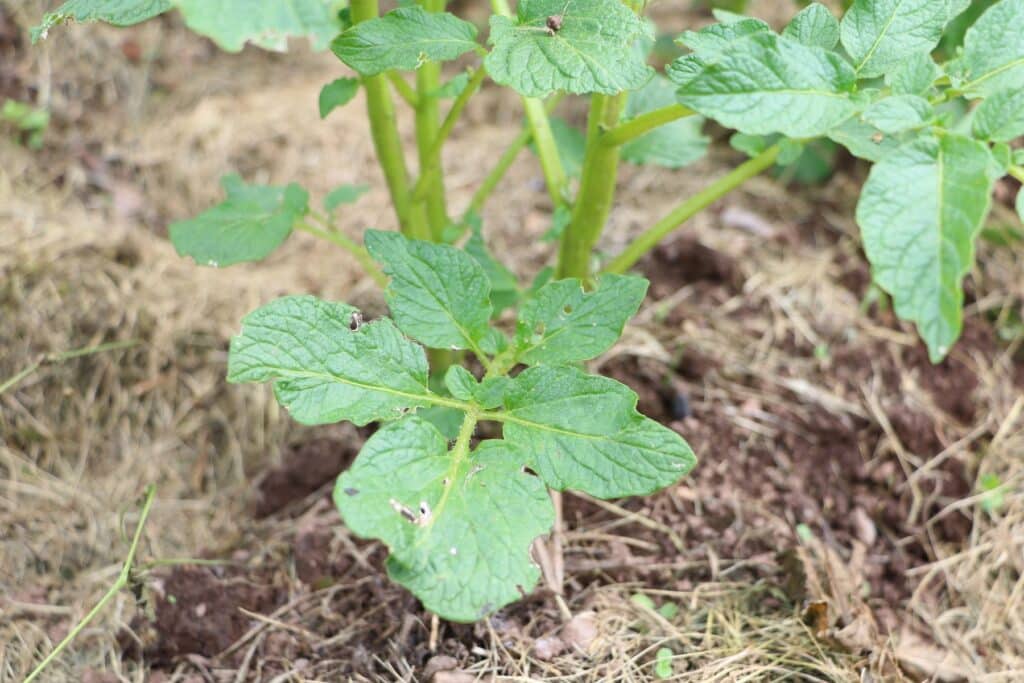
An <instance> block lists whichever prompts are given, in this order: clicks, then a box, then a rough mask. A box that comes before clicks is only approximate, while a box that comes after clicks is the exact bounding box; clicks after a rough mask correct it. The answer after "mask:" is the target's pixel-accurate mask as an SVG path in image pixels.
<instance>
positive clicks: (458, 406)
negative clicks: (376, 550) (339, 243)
mask: <svg viewBox="0 0 1024 683" xmlns="http://www.w3.org/2000/svg"><path fill="white" fill-rule="evenodd" d="M366 245H367V248H368V249H369V251H370V253H371V254H372V255H373V257H374V258H375V259H376V260H377V261H378V262H379V263H380V264H381V266H382V267H383V269H384V272H385V273H386V274H387V275H388V277H389V278H390V284H389V286H388V288H387V292H386V296H387V301H388V305H389V308H390V311H391V317H386V318H380V319H378V320H374V321H371V322H363V320H362V316H361V314H360V312H359V311H358V310H356V309H355V308H354V307H352V306H349V305H347V304H343V303H332V302H327V301H322V300H320V299H317V298H314V297H311V296H293V297H286V298H283V299H279V300H277V301H274V302H272V303H270V304H268V305H266V306H264V307H263V308H260V309H258V310H256V311H254V312H253V313H251V314H250V315H248V316H247V317H246V318H245V320H244V321H243V329H242V333H241V334H240V335H239V336H237V337H235V338H234V339H233V340H232V342H231V349H230V355H229V367H228V378H229V380H230V381H231V382H272V383H273V385H274V392H275V395H276V397H277V400H278V401H279V402H280V403H281V404H282V405H283V406H284V407H285V408H287V409H288V411H289V412H290V413H291V415H292V417H293V418H295V419H296V420H297V421H299V422H301V423H303V424H309V425H315V424H328V423H334V422H338V421H341V420H348V421H351V422H353V423H355V424H357V425H365V424H367V423H370V422H381V423H382V426H381V428H380V429H379V431H378V432H377V433H376V434H375V435H374V436H373V437H371V438H370V439H369V440H368V441H367V443H366V445H365V446H364V448H363V450H362V451H361V453H360V454H359V456H358V458H357V459H356V461H355V464H354V465H353V466H352V468H351V469H350V470H349V471H347V472H346V473H345V474H343V475H342V476H341V477H340V478H339V480H338V484H337V487H336V489H335V501H336V503H337V505H338V508H339V509H340V510H341V513H342V516H343V517H344V518H345V521H346V523H347V524H348V525H349V527H350V528H352V530H353V531H355V532H356V533H358V534H360V535H362V536H367V537H374V538H379V539H382V540H383V541H384V542H385V543H386V544H387V545H388V547H389V548H390V551H391V555H390V557H389V560H388V571H389V573H390V575H391V576H392V578H393V579H394V580H395V581H397V582H399V583H401V584H403V585H405V586H406V587H408V588H409V589H410V590H411V591H413V592H414V593H415V594H416V595H417V596H418V597H419V598H420V599H421V600H422V601H423V603H424V605H425V606H426V607H427V608H428V609H430V610H432V611H434V612H436V613H438V614H440V615H442V616H444V617H446V618H448V619H453V620H457V621H474V620H477V619H479V618H481V617H483V616H485V615H486V614H488V613H490V612H491V611H493V610H495V609H498V608H499V607H501V606H503V605H505V604H507V603H508V602H511V601H513V600H515V599H518V598H519V597H520V596H521V594H522V592H523V591H528V590H530V589H531V588H532V586H533V585H534V583H535V582H536V580H537V578H538V570H537V568H536V566H535V565H534V563H533V562H532V560H531V559H530V555H529V548H530V544H531V542H532V541H533V540H534V539H535V538H536V537H537V536H540V535H542V534H544V533H547V532H548V531H549V530H550V527H551V524H552V521H553V519H554V514H553V510H552V507H551V502H550V500H549V499H548V497H547V493H546V490H547V489H548V488H553V489H557V490H564V489H575V490H582V491H586V492H588V493H590V494H592V495H595V496H599V497H602V498H618V497H622V496H630V495H642V494H647V493H650V492H653V491H655V490H658V489H660V488H662V487H664V486H667V485H669V484H671V483H674V482H676V481H677V480H678V479H680V478H681V477H682V476H683V475H685V474H686V473H687V472H689V470H690V469H691V468H692V467H693V466H694V464H695V458H694V455H693V452H692V451H691V450H690V448H689V447H688V446H687V445H686V443H685V441H683V439H682V438H681V437H680V436H679V435H678V434H676V433H675V432H674V431H672V430H671V429H668V428H667V427H664V426H662V425H660V424H659V423H657V422H655V421H653V420H650V419H648V418H646V417H644V416H642V415H641V414H640V413H638V412H637V410H636V402H637V396H636V394H635V393H633V392H632V391H631V390H630V389H629V388H628V387H626V386H624V385H622V384H619V383H618V382H616V381H614V380H611V379H608V378H604V377H599V376H595V375H590V374H587V373H586V372H585V371H584V370H582V369H580V367H579V364H580V363H582V362H584V361H587V360H589V359H592V358H594V357H596V356H598V355H600V354H601V353H604V352H605V351H607V350H608V349H609V348H610V347H611V346H612V344H614V342H615V341H616V340H617V339H618V337H619V335H620V334H621V332H622V329H623V327H624V325H625V324H626V322H627V320H628V319H629V318H630V317H631V316H632V315H633V314H634V313H635V312H636V310H637V308H638V307H639V305H640V302H641V301H642V300H643V298H644V295H645V294H646V291H647V282H646V281H645V280H643V279H641V278H637V277H628V276H615V275H608V276H605V277H604V278H602V279H601V281H600V283H599V286H598V287H597V288H596V289H595V290H593V291H589V292H587V291H584V289H583V287H582V285H581V283H580V282H579V281H574V280H559V281H556V282H549V283H547V284H545V285H543V286H540V287H539V288H537V289H536V290H535V291H533V292H532V293H530V294H528V295H527V297H526V299H525V300H524V301H523V302H522V303H521V307H520V311H519V314H518V318H517V321H516V325H515V329H514V331H512V333H511V334H506V333H505V332H503V331H502V330H501V329H500V328H499V327H498V326H496V325H495V324H494V323H493V322H492V316H491V314H492V312H493V304H492V303H491V299H490V296H491V283H490V279H489V277H488V275H487V273H486V272H485V271H484V268H483V267H482V266H481V265H480V263H479V262H478V261H477V260H476V259H475V258H473V257H472V256H471V255H469V254H468V253H466V252H465V251H463V250H461V249H457V248H455V247H452V246H448V245H439V244H433V243H429V242H421V241H417V240H410V239H408V238H406V237H403V236H401V235H399V234H397V233H392V232H378V231H369V232H367V234H366ZM422 345H426V346H429V347H434V348H437V347H445V348H452V349H459V350H468V351H470V352H472V353H473V354H475V355H476V357H477V358H478V360H479V362H480V364H481V365H482V366H483V367H484V368H485V369H486V370H485V373H484V374H483V375H482V376H481V377H479V378H477V377H475V376H474V375H473V374H471V373H470V372H469V371H468V370H466V369H465V368H463V367H461V366H452V367H451V368H450V369H449V370H448V372H447V374H446V375H445V377H444V385H445V386H444V388H443V389H441V390H439V389H436V388H433V387H432V386H431V383H430V381H429V368H428V364H427V356H426V353H425V350H424V347H423V346H422ZM513 369H518V371H517V372H515V373H512V370H513ZM423 409H439V410H441V411H447V412H449V413H454V414H456V415H457V416H458V418H459V420H458V421H459V422H460V423H461V426H460V427H459V430H458V434H457V435H456V436H455V440H454V443H451V442H450V441H449V439H448V437H447V436H446V435H445V434H443V433H442V431H441V429H439V428H438V426H436V424H435V421H436V422H444V421H443V420H437V419H436V412H435V413H433V416H434V418H433V420H434V421H432V419H428V418H427V417H425V416H424V415H429V414H430V413H429V412H428V411H424V410H423ZM421 411H422V412H421ZM482 422H490V423H495V424H497V425H500V427H501V433H500V434H501V435H500V438H490V439H487V440H484V441H481V442H479V443H475V441H474V435H475V434H476V430H477V426H478V424H479V423H482Z"/></svg>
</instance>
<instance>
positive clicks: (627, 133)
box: [601, 104, 697, 147]
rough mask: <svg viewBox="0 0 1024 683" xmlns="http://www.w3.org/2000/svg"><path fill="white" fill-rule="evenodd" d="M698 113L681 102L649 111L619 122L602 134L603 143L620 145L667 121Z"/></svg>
mask: <svg viewBox="0 0 1024 683" xmlns="http://www.w3.org/2000/svg"><path fill="white" fill-rule="evenodd" d="M696 114H697V112H695V111H694V110H692V109H690V108H689V107H684V106H683V105H681V104H670V105H668V106H667V107H662V108H661V109H655V110H654V111H649V112H647V113H646V114H641V115H640V116H637V117H636V118H633V119H630V120H629V121H626V122H624V123H620V124H618V125H617V126H615V127H614V128H612V129H611V130H608V131H606V132H605V133H604V134H603V135H602V136H601V144H603V145H608V146H611V147H618V146H620V145H624V144H626V143H627V142H629V141H630V140H634V139H636V138H638V137H640V136H641V135H644V134H645V133H649V132H650V131H652V130H654V129H655V128H659V127H661V126H664V125H665V124H666V123H672V122H673V121H677V120H679V119H684V118H686V117H688V116H694V115H696Z"/></svg>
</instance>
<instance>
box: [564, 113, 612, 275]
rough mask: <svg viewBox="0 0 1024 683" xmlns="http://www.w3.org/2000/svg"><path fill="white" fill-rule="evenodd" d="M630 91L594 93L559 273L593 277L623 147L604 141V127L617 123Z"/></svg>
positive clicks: (610, 206)
mask: <svg viewBox="0 0 1024 683" xmlns="http://www.w3.org/2000/svg"><path fill="white" fill-rule="evenodd" d="M625 100H626V95H625V94H619V95H597V94H595V95H592V96H591V99H590V117H589V119H588V122H587V151H586V156H585V157H584V160H583V176H582V178H580V190H579V194H578V195H577V197H576V204H575V206H574V207H573V212H572V220H571V221H570V222H569V225H568V227H566V229H565V234H564V235H563V236H562V243H561V248H560V249H559V253H558V268H557V270H556V275H555V276H556V277H558V278H567V277H574V278H579V279H580V280H583V281H584V282H586V281H588V280H589V279H590V275H591V273H590V259H591V255H592V254H593V251H594V246H595V245H596V244H597V240H598V239H599V238H600V237H601V231H602V230H604V225H605V223H606V222H607V220H608V214H609V213H610V212H611V208H612V202H613V201H614V200H615V181H616V180H617V177H618V170H619V149H620V148H619V147H618V146H609V145H605V144H603V142H602V139H601V138H602V136H603V134H604V131H605V130H606V129H608V128H611V127H613V126H615V125H616V124H617V123H618V121H619V114H620V113H621V112H622V106H623V104H625Z"/></svg>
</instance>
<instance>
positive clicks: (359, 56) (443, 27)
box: [331, 7, 477, 76]
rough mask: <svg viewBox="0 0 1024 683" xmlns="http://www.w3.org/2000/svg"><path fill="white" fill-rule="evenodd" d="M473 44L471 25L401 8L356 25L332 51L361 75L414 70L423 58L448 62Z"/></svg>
mask: <svg viewBox="0 0 1024 683" xmlns="http://www.w3.org/2000/svg"><path fill="white" fill-rule="evenodd" d="M476 47H477V43H476V27H475V26H473V24H471V23H469V22H468V21H463V20H462V19H459V18H458V17H456V16H454V15H452V14H448V13H438V14H432V13H428V12H427V11H426V10H424V9H423V8H422V7H400V8H398V9H396V10H394V11H392V12H388V13H387V14H385V15H384V16H382V17H380V18H378V19H371V20H370V21H365V22H362V23H360V24H356V25H355V26H352V27H351V28H349V29H347V30H346V31H345V32H344V33H342V34H341V35H340V36H338V38H337V39H336V40H335V41H334V42H333V43H332V44H331V49H332V50H333V51H334V54H336V55H338V58H339V59H341V61H343V62H345V63H346V64H347V65H349V66H350V67H352V68H353V69H355V70H356V71H358V72H359V73H360V74H362V75H363V76H375V75H376V74H379V73H382V72H384V71H388V70H391V69H401V70H413V69H417V68H419V66H420V65H421V64H422V63H423V62H424V61H427V60H430V61H435V62H443V61H448V60H451V59H455V58H456V57H458V56H459V55H462V54H465V53H466V52H470V51H472V50H475V49H476Z"/></svg>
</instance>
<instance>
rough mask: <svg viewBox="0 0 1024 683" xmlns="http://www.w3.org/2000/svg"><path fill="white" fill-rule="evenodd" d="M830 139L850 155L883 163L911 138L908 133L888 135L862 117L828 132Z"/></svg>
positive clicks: (849, 120) (850, 120)
mask: <svg viewBox="0 0 1024 683" xmlns="http://www.w3.org/2000/svg"><path fill="white" fill-rule="evenodd" d="M828 137H829V139H830V140H832V141H833V142H837V143H839V144H840V145H842V146H843V147H845V148H846V149H848V150H849V151H850V154H852V155H854V156H855V157H859V158H861V159H867V160H868V161H881V160H882V159H884V158H885V157H886V155H888V154H890V153H891V152H893V151H895V150H897V149H899V148H900V147H901V146H902V145H903V144H904V143H905V142H906V141H907V140H908V139H910V136H909V135H908V134H907V133H901V134H899V135H886V134H885V133H883V132H882V131H880V130H878V129H877V128H875V127H874V126H872V125H871V124H870V123H867V122H865V121H863V120H862V119H861V117H860V116H851V117H850V118H849V119H847V120H846V121H843V122H842V123H841V124H839V125H838V126H836V127H835V128H833V129H832V130H830V131H828Z"/></svg>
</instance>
